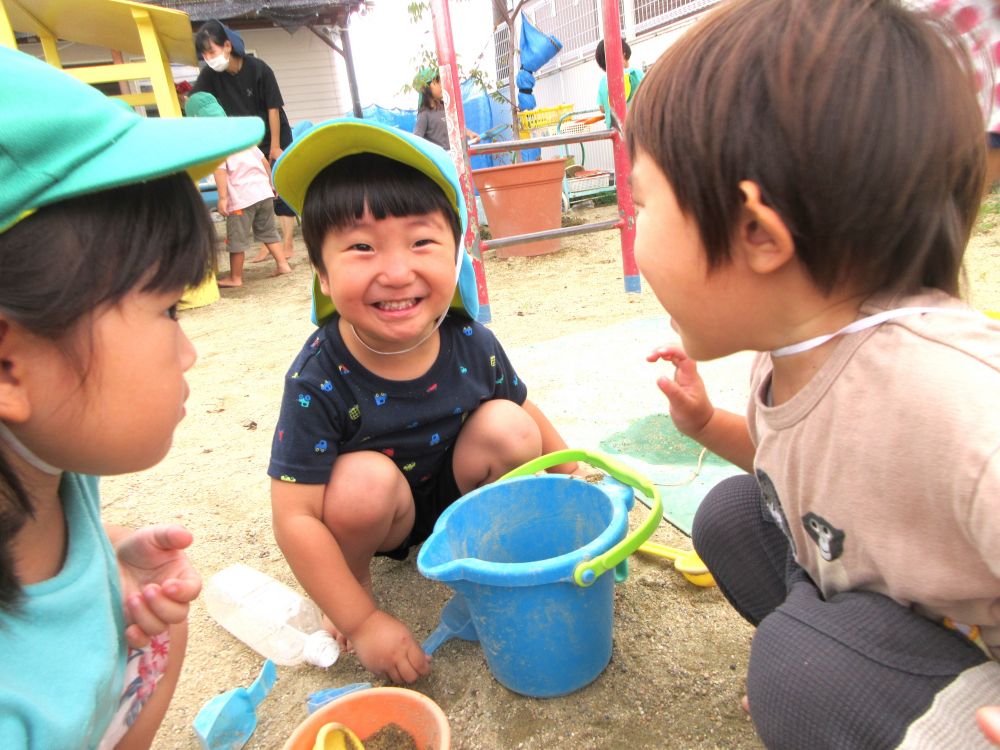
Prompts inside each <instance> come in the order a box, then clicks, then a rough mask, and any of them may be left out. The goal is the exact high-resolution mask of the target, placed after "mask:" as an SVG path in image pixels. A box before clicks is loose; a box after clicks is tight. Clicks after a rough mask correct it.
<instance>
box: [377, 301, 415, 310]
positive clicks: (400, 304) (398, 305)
mask: <svg viewBox="0 0 1000 750" xmlns="http://www.w3.org/2000/svg"><path fill="white" fill-rule="evenodd" d="M412 304H413V300H411V299H407V300H397V301H395V302H381V303H379V307H381V308H382V309H383V310H402V309H403V308H405V307H410V306H411V305H412Z"/></svg>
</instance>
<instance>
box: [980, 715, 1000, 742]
mask: <svg viewBox="0 0 1000 750" xmlns="http://www.w3.org/2000/svg"><path fill="white" fill-rule="evenodd" d="M976 721H978V722H979V728H980V730H982V732H983V734H984V735H985V736H986V739H988V740H989V741H990V742H991V743H992V744H994V745H997V746H1000V706H983V707H982V708H980V709H979V710H978V711H976Z"/></svg>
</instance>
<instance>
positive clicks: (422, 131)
mask: <svg viewBox="0 0 1000 750" xmlns="http://www.w3.org/2000/svg"><path fill="white" fill-rule="evenodd" d="M413 134H414V135H419V136H420V137H421V138H426V139H427V140H428V141H430V142H431V143H436V144H437V145H438V146H440V147H441V148H443V149H444V150H445V151H448V150H449V149H450V148H451V144H450V143H449V142H448V124H447V123H446V122H445V117H444V107H443V106H442V107H438V108H437V109H424V110H421V111H420V114H419V115H417V124H416V125H415V126H414V128H413Z"/></svg>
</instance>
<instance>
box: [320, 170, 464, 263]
mask: <svg viewBox="0 0 1000 750" xmlns="http://www.w3.org/2000/svg"><path fill="white" fill-rule="evenodd" d="M366 210H367V211H368V212H369V213H371V215H372V216H373V217H374V218H375V219H379V220H381V219H385V218H386V217H389V216H392V217H397V218H402V217H405V216H425V215H427V214H434V213H438V212H440V213H442V214H443V215H444V216H445V217H446V219H447V220H448V223H449V224H450V226H451V229H452V234H453V235H454V237H455V244H456V246H457V245H459V244H460V240H461V231H462V227H461V223H460V222H459V220H458V215H457V214H456V213H455V209H454V207H453V206H452V205H451V202H450V201H449V200H448V198H447V196H445V194H444V191H443V190H442V189H441V188H440V187H439V186H438V184H437V183H436V182H434V180H432V179H431V178H430V177H428V176H427V175H425V174H424V173H423V172H420V171H419V170H417V169H414V168H413V167H410V166H407V165H405V164H402V163H400V162H398V161H395V160H393V159H388V158H386V157H384V156H378V155H377V154H354V155H353V156H346V157H344V158H343V159H340V160H339V161H336V162H334V163H333V164H331V165H330V166H328V167H327V168H326V169H324V170H323V171H322V172H320V173H319V174H318V175H316V178H315V179H314V180H313V181H312V184H311V185H310V186H309V190H308V191H306V199H305V203H304V205H303V208H302V238H303V240H305V243H306V248H308V250H309V260H310V261H311V262H312V264H313V266H314V267H316V268H317V269H319V270H321V271H323V270H325V268H324V266H323V241H324V240H325V239H326V235H327V233H328V232H329V231H330V230H331V229H335V230H339V229H344V228H346V227H349V226H351V225H352V224H354V223H356V222H358V221H360V220H361V218H362V217H363V216H364V215H365V211H366Z"/></svg>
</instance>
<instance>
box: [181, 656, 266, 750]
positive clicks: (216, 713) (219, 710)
mask: <svg viewBox="0 0 1000 750" xmlns="http://www.w3.org/2000/svg"><path fill="white" fill-rule="evenodd" d="M276 679H278V671H277V670H276V669H275V667H274V662H273V661H271V660H270V659H268V660H267V661H265V662H264V667H263V668H262V669H261V670H260V675H259V676H258V677H257V679H256V680H254V681H253V684H252V685H250V687H249V688H243V687H238V688H234V689H233V690H228V691H226V692H225V693H222V694H221V695H217V696H215V697H214V698H212V699H211V700H209V701H208V703H206V704H205V705H204V706H202V708H201V711H199V712H198V715H197V716H196V717H194V731H195V734H197V735H198V739H199V740H200V741H201V746H202V748H203V750H239V749H240V748H241V747H243V746H244V745H245V744H246V743H247V740H249V739H250V735H252V734H253V731H254V730H255V729H256V728H257V706H258V705H260V702H261V701H262V700H264V698H265V697H266V696H267V694H268V693H270V692H271V688H272V687H274V681H275V680H276Z"/></svg>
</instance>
